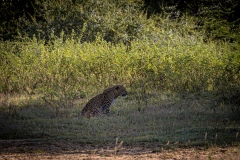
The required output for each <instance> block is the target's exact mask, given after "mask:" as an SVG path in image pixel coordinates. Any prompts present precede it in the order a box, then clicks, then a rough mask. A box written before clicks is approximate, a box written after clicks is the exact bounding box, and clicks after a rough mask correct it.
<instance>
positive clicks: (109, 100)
mask: <svg viewBox="0 0 240 160" xmlns="http://www.w3.org/2000/svg"><path fill="white" fill-rule="evenodd" d="M127 95H128V93H127V91H126V88H125V87H124V86H123V85H122V84H118V85H114V86H111V87H109V88H106V89H105V90H104V91H103V92H102V93H100V94H98V95H96V96H95V97H93V98H92V99H90V100H89V101H88V102H87V104H86V105H85V107H84V108H83V109H82V111H81V115H82V116H83V117H87V118H91V117H100V116H101V115H107V116H109V115H110V107H111V106H113V105H114V104H115V102H116V100H117V98H118V97H119V96H122V97H127Z"/></svg>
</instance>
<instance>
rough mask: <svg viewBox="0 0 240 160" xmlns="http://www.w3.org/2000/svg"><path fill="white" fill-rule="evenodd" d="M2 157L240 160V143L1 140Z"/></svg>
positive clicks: (0, 151)
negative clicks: (183, 145) (185, 144)
mask: <svg viewBox="0 0 240 160" xmlns="http://www.w3.org/2000/svg"><path fill="white" fill-rule="evenodd" d="M0 149H1V150H0V159H7V160H8V159H20V160H21V159H41V160H42V159H59V160H62V159H174V160H182V159H188V160H194V159H232V160H239V159H240V158H239V157H240V146H239V145H235V146H224V147H222V146H221V147H217V146H212V147H190V148H181V147H174V146H172V147H166V146H161V145H158V144H156V143H153V144H151V143H142V144H136V145H128V146H124V145H123V146H121V147H116V146H115V145H114V144H112V145H111V144H108V145H106V146H100V145H99V146H98V145H96V144H94V145H91V144H77V143H70V142H48V141H42V140H41V141H37V140H12V141H11V140H7V141H5V140H4V141H3V140H2V141H0Z"/></svg>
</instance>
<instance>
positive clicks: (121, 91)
mask: <svg viewBox="0 0 240 160" xmlns="http://www.w3.org/2000/svg"><path fill="white" fill-rule="evenodd" d="M103 93H104V94H108V93H110V94H113V95H114V98H117V97H119V96H122V97H126V96H127V95H128V93H127V91H126V88H125V87H124V86H123V85H121V84H118V85H115V86H112V87H110V88H107V89H105V90H104V92H103Z"/></svg>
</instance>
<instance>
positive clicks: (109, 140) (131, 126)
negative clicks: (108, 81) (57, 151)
mask: <svg viewBox="0 0 240 160" xmlns="http://www.w3.org/2000/svg"><path fill="white" fill-rule="evenodd" d="M134 97H135V96H134V95H130V96H129V97H128V98H127V99H121V98H119V99H118V102H117V103H116V105H115V106H113V107H112V108H111V115H110V116H109V117H101V118H91V119H87V118H84V117H78V116H77V114H74V113H79V112H80V110H81V109H82V108H83V106H82V105H80V104H79V103H76V105H75V106H74V107H73V108H72V109H71V112H72V113H73V114H69V117H67V118H66V117H60V116H58V117H55V118H52V117H51V113H52V115H54V111H52V110H50V108H49V107H44V106H36V105H32V106H25V107H22V108H21V109H19V108H18V109H17V110H16V112H15V113H14V114H13V117H11V118H10V117H6V116H4V115H3V114H1V125H0V126H1V131H0V137H1V139H22V138H24V139H45V140H46V139H48V140H50V141H51V140H57V141H69V142H76V143H80V144H81V143H85V144H95V145H96V144H98V145H106V144H114V143H115V141H116V138H118V139H119V141H123V143H124V144H125V145H130V144H138V143H156V144H160V145H165V144H167V143H169V144H170V145H173V146H179V145H180V146H188V147H190V146H196V145H197V146H212V145H232V144H237V143H238V142H239V136H237V134H238V133H239V130H240V125H239V119H238V118H237V115H234V113H232V112H231V111H229V108H228V107H227V106H223V105H220V104H217V103H216V101H214V100H212V99H211V98H209V97H205V98H204V97H197V96H189V97H187V98H181V97H176V96H173V97H168V98H166V97H167V96H166V95H165V94H159V93H158V94H155V95H154V96H152V97H154V98H149V99H148V100H147V101H148V104H147V106H146V105H145V104H144V103H140V104H139V102H138V101H137V100H136V99H135V98H134ZM139 105H142V108H144V110H141V111H139ZM40 108H45V109H40Z"/></svg>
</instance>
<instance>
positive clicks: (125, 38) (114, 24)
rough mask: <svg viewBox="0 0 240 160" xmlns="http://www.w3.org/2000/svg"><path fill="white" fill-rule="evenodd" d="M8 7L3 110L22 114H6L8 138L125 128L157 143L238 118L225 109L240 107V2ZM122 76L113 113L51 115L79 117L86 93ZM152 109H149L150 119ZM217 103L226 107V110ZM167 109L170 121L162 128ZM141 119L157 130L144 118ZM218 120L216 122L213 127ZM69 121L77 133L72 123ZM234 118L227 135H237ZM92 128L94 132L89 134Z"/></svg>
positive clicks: (4, 6) (37, 2) (3, 30)
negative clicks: (121, 94) (125, 94)
mask: <svg viewBox="0 0 240 160" xmlns="http://www.w3.org/2000/svg"><path fill="white" fill-rule="evenodd" d="M0 10H1V16H2V17H1V22H0V23H1V25H0V36H1V42H0V75H1V76H0V82H1V83H0V93H1V97H0V98H1V101H2V102H1V113H4V114H5V113H6V114H7V116H8V117H11V116H12V117H15V118H17V119H18V120H22V121H23V122H22V121H14V119H13V120H10V121H6V120H4V121H1V122H2V123H3V124H1V125H0V126H2V128H1V130H2V132H1V133H0V134H1V135H3V136H4V137H5V138H6V137H7V138H9V137H10V138H11V136H12V137H18V138H19V137H21V138H22V137H24V135H28V132H31V133H30V134H33V133H35V131H36V130H37V131H42V130H44V131H43V132H44V133H45V131H46V132H47V134H49V135H55V134H56V133H58V131H59V133H62V134H63V135H64V136H70V137H71V135H69V134H72V135H73V136H76V135H77V137H79V139H81V140H86V141H88V142H90V141H91V140H94V141H95V140H96V139H98V138H99V137H103V140H104V139H106V140H109V139H108V138H109V137H110V139H111V140H112V139H114V138H113V137H115V136H116V135H118V134H119V135H120V136H125V138H126V140H127V141H128V140H132V141H138V140H136V139H137V138H139V137H135V136H137V134H139V133H141V134H143V135H142V136H143V137H140V138H139V139H140V140H146V139H147V140H149V141H154V140H156V139H157V140H160V139H162V138H163V137H164V136H165V135H167V136H169V135H171V134H169V132H170V133H179V137H180V138H181V136H183V135H184V136H185V137H184V138H183V139H184V140H183V141H187V140H188V139H187V138H188V137H186V135H188V134H185V132H188V133H189V134H190V133H193V134H194V136H193V138H192V139H195V138H196V137H198V136H199V135H198V131H201V132H203V134H204V133H205V132H211V133H213V134H214V133H215V130H214V129H213V128H214V127H215V128H216V125H217V126H218V127H220V128H221V127H223V126H224V127H226V126H227V125H228V124H226V123H225V121H224V120H225V119H229V117H228V115H227V114H224V113H222V112H223V111H224V112H226V113H228V111H234V113H238V114H239V112H240V108H239V105H240V97H239V95H240V93H239V90H240V44H239V42H240V38H239V31H240V29H239V17H238V15H239V1H237V0H230V1H212V0H211V1H210V0H202V1H191V3H186V2H185V1H181V0H180V1H179V0H178V1H175V0H172V1H168V2H167V3H166V2H165V1H143V0H137V1H131V0H124V1H115V0H103V1H84V0H75V1H61V0H54V1H50V0H49V1H43V0H34V1H30V0H25V1H20V0H19V1H17V0H16V1H14V0H8V1H3V2H2V3H1V6H0ZM117 83H121V84H124V85H125V86H126V88H127V90H128V91H129V99H128V101H127V102H126V104H125V105H123V107H122V108H121V109H120V110H118V109H116V108H115V110H114V109H113V110H112V112H113V115H114V116H113V117H108V118H106V119H102V120H96V119H93V120H92V121H87V120H82V119H80V120H78V119H70V121H69V119H63V121H64V122H59V123H55V121H58V119H52V120H49V118H53V117H67V118H76V117H77V115H78V113H79V112H80V110H81V108H82V107H83V105H84V104H85V103H86V101H87V100H89V99H90V98H91V97H92V96H93V95H95V94H97V93H99V92H100V91H101V90H103V89H104V88H105V87H108V86H111V85H113V84H117ZM192 96H193V97H194V98H189V97H192ZM162 97H167V98H162ZM169 97H172V99H173V101H174V104H175V105H176V106H173V105H172V101H171V100H172V99H171V98H169ZM201 98H203V99H204V98H206V99H204V100H201ZM169 99H171V100H169ZM176 99H177V100H176ZM179 99H183V100H179ZM175 100H176V101H175ZM169 101H171V103H169ZM154 106H155V107H156V106H158V107H162V108H163V110H164V107H166V106H167V107H169V109H172V110H173V111H176V114H178V115H171V116H173V117H169V114H168V113H170V111H168V110H166V113H167V114H166V115H165V113H162V112H160V111H161V110H160V109H156V110H155V108H154ZM225 106H226V107H227V109H226V108H225ZM146 107H149V108H148V109H149V110H148V111H146V114H145V115H146V116H144V117H143V118H142V119H141V118H140V117H142V113H143V112H144V111H145V108H146ZM189 107H190V108H189ZM191 107H192V108H191ZM217 107H221V108H224V109H222V110H220V111H219V113H220V112H221V113H220V115H219V114H218V115H217V113H218V112H217V113H216V112H215V111H216V108H217ZM162 108H161V109H162ZM183 108H184V109H183ZM204 110H205V111H206V112H204ZM213 110H214V113H212V112H213ZM135 111H136V112H135ZM138 111H139V112H138ZM183 111H187V113H186V112H183ZM193 112H194V113H193ZM203 112H204V114H203ZM174 113H175V112H174ZM215 113H216V115H215ZM190 114H193V117H189V115H190ZM200 114H201V115H202V116H199V115H200ZM9 115H11V116H9ZM119 115H120V116H122V117H121V118H119V117H117V116H119ZM209 115H211V116H209ZM212 115H215V116H216V117H214V116H213V117H212ZM161 116H163V117H164V116H165V120H166V123H162V124H160V125H158V122H160V121H161V122H162V120H161V119H160V118H161ZM217 116H219V117H220V119H221V118H222V119H223V122H222V121H221V122H222V123H223V124H222V123H219V122H218V121H217V118H218V117H217ZM226 116H227V118H226ZM0 118H2V116H0ZM38 118H40V120H39V119H38ZM41 118H42V119H41ZM179 118H181V120H179ZM29 119H35V120H36V121H32V120H31V121H28V120H29ZM139 119H141V120H142V121H143V122H142V123H141V124H146V126H150V127H153V128H141V127H142V126H141V125H140V126H139V125H136V124H137V122H138V121H139ZM186 120H187V121H186ZM197 120H199V121H197ZM109 121H111V123H109ZM178 121H179V122H178ZM213 121H214V122H213ZM35 122H36V123H35ZM123 122H124V123H123ZM167 122H168V123H167ZM172 122H174V123H172ZM175 122H176V124H178V123H180V122H181V123H182V124H181V125H175ZM185 122H188V123H189V124H186V123H185ZM210 122H213V123H212V126H211V127H212V128H207V129H206V128H204V127H205V126H204V125H206V124H204V123H208V124H210ZM69 123H71V124H72V125H71V126H72V128H71V127H70V128H68V129H69V130H71V131H69V130H66V128H65V125H69ZM190 123H192V125H190ZM26 124H27V126H25V125H26ZM116 124H118V125H116ZM148 124H150V125H148ZM164 124H167V125H168V126H164ZM79 125H80V126H81V127H80V129H79ZM121 125H122V126H121ZM124 125H127V126H132V128H129V127H126V126H124ZM171 125H172V126H171ZM185 125H187V126H185ZM197 125H199V126H200V129H199V128H197V127H198V126H197ZM221 125H222V126H221ZM234 125H235V123H234V124H233V125H232V128H230V129H229V130H228V132H230V133H231V132H232V130H233V132H234V134H235V135H236V133H235V131H236V130H235V128H234ZM9 126H12V128H11V127H9ZM19 126H20V127H19ZM21 126H24V127H21ZM86 126H90V127H88V128H85V127H86ZM91 126H98V128H94V127H91ZM134 126H135V129H136V130H134ZM160 126H161V127H162V128H159V127H160ZM169 126H170V127H169ZM179 126H180V127H179ZM192 126H197V127H196V128H191V127H192ZM15 127H16V128H17V129H16V128H15ZM29 127H30V128H31V127H32V128H31V129H29ZM34 127H35V128H34ZM74 127H76V128H74ZM114 127H115V130H114V132H113V131H111V130H112V128H114ZM118 127H122V128H123V129H122V130H118V129H119V128H118ZM124 127H125V128H124ZM137 127H138V128H137ZM164 127H166V128H164ZM171 127H172V128H171ZM184 127H186V128H185V130H184V129H183V128H184ZM13 128H14V129H13ZM22 128H24V129H25V130H23V131H22V133H20V130H21V129H22ZM97 129H99V130H97ZM128 129H130V130H131V131H129V130H128ZM221 129H222V128H221ZM13 130H14V131H16V130H17V133H16V132H12V131H13ZM223 130H224V129H223ZM85 131H86V132H87V133H90V135H87V137H84V136H85V133H84V132H85ZM128 131H129V132H128ZM165 131H166V132H165ZM191 131H192V132H191ZM10 132H12V134H9V133H10ZM105 132H107V133H105ZM15 133H16V135H14V134H15ZM65 133H66V134H65ZM92 133H96V134H92ZM74 134H76V135H74ZM79 134H80V135H79ZM109 134H110V135H109ZM224 134H225V133H224ZM63 135H61V136H63ZM151 135H152V136H151ZM155 135H156V136H155ZM235 135H233V134H231V137H234V136H235ZM237 135H238V132H237ZM61 136H60V137H61ZM149 136H150V137H149ZM162 136H163V137H162ZM171 136H172V135H171ZM156 137H157V138H156ZM159 137H160V138H159ZM179 137H177V138H176V139H175V140H176V141H178V140H179ZM236 137H237V136H236ZM74 138H75V137H74ZM165 138H166V137H165ZM167 138H169V137H167ZM167 138H166V142H167ZM236 139H237V138H236ZM236 141H237V140H236Z"/></svg>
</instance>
